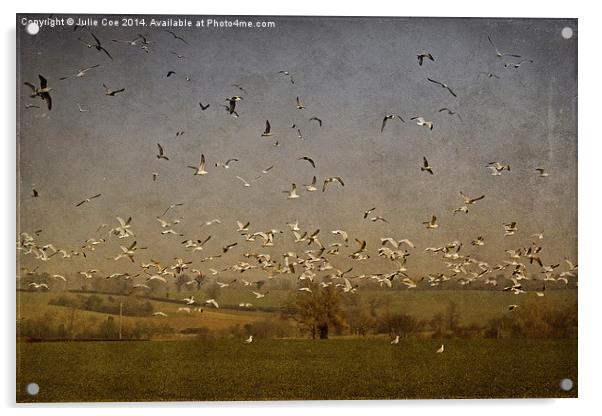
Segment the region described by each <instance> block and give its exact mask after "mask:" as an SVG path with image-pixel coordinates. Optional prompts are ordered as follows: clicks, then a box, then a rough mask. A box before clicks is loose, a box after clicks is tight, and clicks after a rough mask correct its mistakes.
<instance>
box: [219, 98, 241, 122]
mask: <svg viewBox="0 0 602 416" xmlns="http://www.w3.org/2000/svg"><path fill="white" fill-rule="evenodd" d="M242 99H243V98H242V97H239V96H236V95H235V96H233V97H230V98H226V101H227V102H228V105H224V106H223V107H225V108H226V111H228V114H230V115H232V116H234V117H239V115H238V113H237V112H236V103H237V102H238V101H241V100H242Z"/></svg>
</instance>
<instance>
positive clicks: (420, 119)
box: [410, 117, 435, 130]
mask: <svg viewBox="0 0 602 416" xmlns="http://www.w3.org/2000/svg"><path fill="white" fill-rule="evenodd" d="M410 120H415V121H416V124H418V125H419V126H424V127H426V128H428V129H429V130H432V129H433V127H435V123H433V122H432V121H426V120H425V119H424V117H412V118H411V119H410Z"/></svg>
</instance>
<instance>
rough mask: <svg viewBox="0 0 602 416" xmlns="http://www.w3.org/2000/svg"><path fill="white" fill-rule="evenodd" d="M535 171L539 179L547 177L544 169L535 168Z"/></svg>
mask: <svg viewBox="0 0 602 416" xmlns="http://www.w3.org/2000/svg"><path fill="white" fill-rule="evenodd" d="M535 170H536V171H537V172H538V173H539V177H540V178H545V177H547V176H548V173H547V172H546V171H545V169H544V168H535Z"/></svg>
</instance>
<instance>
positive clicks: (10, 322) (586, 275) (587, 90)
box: [0, 0, 602, 416]
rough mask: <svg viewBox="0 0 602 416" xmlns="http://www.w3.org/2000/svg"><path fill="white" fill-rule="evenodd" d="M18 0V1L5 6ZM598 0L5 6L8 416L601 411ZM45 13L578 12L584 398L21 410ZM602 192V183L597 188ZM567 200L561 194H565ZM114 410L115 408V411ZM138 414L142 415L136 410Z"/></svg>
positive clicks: (4, 381) (230, 0)
mask: <svg viewBox="0 0 602 416" xmlns="http://www.w3.org/2000/svg"><path fill="white" fill-rule="evenodd" d="M6 3H11V4H6ZM592 3H594V2H585V1H583V2H579V1H571V2H568V1H546V2H535V1H533V2H527V1H525V0H522V1H518V0H505V1H500V2H493V1H489V2H485V1H464V2H462V3H460V1H458V0H456V1H450V0H441V1H420V2H411V3H410V2H402V1H370V2H361V4H358V3H357V2H352V1H351V0H348V1H336V2H334V1H333V2H326V1H323V0H322V1H319V0H300V1H297V2H292V1H290V0H281V1H258V0H247V1H244V0H222V1H212V2H203V1H202V0H201V1H198V0H197V1H185V0H180V1H177V2H153V3H151V2H150V1H146V2H142V1H133V0H130V1H123V0H103V1H102V2H94V1H89V2H84V1H81V0H80V1H76V0H69V1H61V2H60V4H59V2H48V1H38V0H27V1H21V2H17V4H13V2H5V3H4V4H3V5H2V6H1V8H2V13H1V14H0V19H1V21H2V29H3V30H2V36H3V42H2V46H4V48H3V50H4V56H3V58H4V60H3V64H2V65H0V70H1V71H2V75H3V76H2V77H1V78H0V79H2V82H3V84H4V85H3V88H2V89H1V90H0V91H2V92H3V99H2V100H0V106H1V111H0V114H1V117H2V124H1V125H2V126H3V127H4V133H5V134H4V137H3V143H4V145H3V148H2V150H3V151H2V152H0V154H1V155H2V160H1V161H0V163H1V166H2V180H1V183H2V195H5V198H4V200H5V202H4V204H3V205H2V214H3V215H2V217H3V220H4V224H7V225H10V227H8V228H9V230H10V231H8V232H4V233H3V236H2V237H3V238H2V239H1V243H0V244H1V246H0V253H2V254H1V256H2V262H1V263H0V264H2V265H3V266H4V267H3V271H4V273H3V274H2V277H3V279H2V281H3V285H2V289H3V290H2V294H3V302H2V305H3V307H2V311H3V312H4V316H3V319H2V326H3V334H4V335H5V336H4V337H3V341H2V342H0V348H1V350H2V360H3V362H2V363H3V365H2V366H1V367H0V368H2V369H3V370H4V371H3V372H2V375H1V376H0V383H1V388H0V394H1V397H2V400H1V401H0V405H1V406H2V407H4V408H5V409H6V410H5V412H6V414H13V413H17V412H19V413H20V414H26V415H34V414H35V415H39V414H44V415H47V414H48V415H54V414H57V415H59V414H60V415H78V416H81V415H86V416H91V415H97V414H98V415H100V414H106V413H107V412H108V411H110V412H111V413H112V414H114V415H115V416H119V415H131V414H132V413H134V412H136V413H141V411H143V412H144V414H145V415H149V416H150V415H160V414H162V413H164V412H165V410H166V409H169V411H173V412H178V413H184V412H187V413H189V412H195V413H199V411H200V412H203V413H210V414H216V415H217V414H244V415H245V416H247V415H248V416H253V415H262V416H264V415H272V414H273V415H282V414H286V415H306V414H307V413H308V412H311V413H318V414H330V413H332V412H345V414H346V415H360V414H362V415H363V414H365V413H366V412H367V411H370V410H372V409H374V410H376V411H379V412H383V414H390V413H401V412H420V414H421V415H424V414H426V415H429V414H438V415H442V414H444V415H445V416H448V415H449V416H451V415H462V416H467V415H472V414H475V415H476V414H478V415H480V416H482V415H483V413H484V412H486V413H487V416H495V415H504V416H508V414H512V415H514V414H524V413H527V412H537V413H539V412H542V413H543V412H545V414H546V416H553V415H561V414H562V415H566V414H568V413H573V414H589V413H593V412H594V409H596V408H598V409H596V410H597V411H599V406H597V404H599V403H600V399H599V398H600V397H602V394H601V392H600V391H599V388H600V387H599V386H600V385H601V383H600V377H601V376H602V372H601V371H600V370H602V368H601V367H600V358H599V352H598V349H599V347H600V345H602V344H601V343H600V342H599V341H600V339H601V336H600V331H601V330H602V325H600V318H601V317H602V315H601V313H600V312H601V310H600V306H599V305H600V302H599V301H598V299H597V298H598V294H599V293H602V287H601V282H602V275H600V274H599V273H596V272H597V269H596V268H595V267H594V265H596V266H597V264H598V263H597V262H596V261H595V260H596V255H598V253H597V251H598V246H599V238H597V236H600V235H602V230H601V227H600V225H599V224H597V223H595V221H596V218H597V217H599V215H598V213H599V211H600V202H601V200H600V191H599V189H600V188H601V187H602V186H601V184H602V181H601V180H600V179H602V178H601V177H600V173H599V171H596V170H597V169H599V160H600V159H601V155H602V152H601V145H600V143H601V141H602V135H600V134H599V127H598V124H599V123H598V119H599V118H600V117H601V115H600V114H601V113H602V110H601V109H600V102H601V100H600V96H601V94H600V92H601V88H600V84H601V82H600V78H601V77H600V75H599V74H600V69H601V67H602V66H601V62H600V61H601V59H600V56H601V55H602V47H601V46H600V40H601V39H602V36H601V35H600V29H599V28H600V27H601V26H602V25H601V23H602V21H601V20H600V19H601V17H602V15H601V14H600V7H599V6H596V5H594V4H592ZM17 12H21V13H27V12H31V13H34V12H39V13H56V14H59V13H69V12H71V13H131V14H136V13H144V14H151V13H152V14H161V13H163V14H178V13H181V14H222V15H228V14H230V15H240V14H254V15H261V14H264V15H331V16H341V15H345V16H475V17H570V18H579V28H578V39H579V86H580V88H579V265H580V271H581V273H580V275H581V276H582V277H583V278H582V281H581V286H580V290H579V311H580V314H579V320H580V321H579V329H580V330H579V337H580V338H579V396H580V398H579V399H565V400H481V401H477V400H462V401H458V400H452V401H448V400H445V401H396V402H391V401H388V402H269V403H245V402H242V403H209V404H204V403H171V404H167V403H160V404H158V403H155V404H103V405H97V404H92V405H67V406H64V405H51V406H35V407H33V406H16V405H15V404H14V400H15V379H14V376H15V352H14V328H15V326H14V322H15V321H14V317H15V308H14V305H15V301H14V293H15V291H14V278H13V276H14V269H15V263H14V259H15V254H14V253H15V250H14V239H15V235H16V233H15V14H16V13H17ZM596 188H597V189H596ZM558 197H559V198H561V197H562V195H559V196H558ZM109 409H110V410H109ZM137 410H138V411H137Z"/></svg>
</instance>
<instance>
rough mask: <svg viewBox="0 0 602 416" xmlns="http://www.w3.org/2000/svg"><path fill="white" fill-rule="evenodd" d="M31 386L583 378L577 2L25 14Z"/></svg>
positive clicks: (20, 373)
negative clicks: (309, 13) (541, 10)
mask: <svg viewBox="0 0 602 416" xmlns="http://www.w3.org/2000/svg"><path fill="white" fill-rule="evenodd" d="M16 27H17V81H18V82H17V84H18V85H17V115H18V120H17V121H18V126H17V127H18V137H17V140H18V154H17V158H18V184H19V193H18V201H17V203H18V235H17V236H16V237H17V263H18V264H17V288H18V289H17V293H16V296H17V311H16V312H17V316H16V318H17V363H16V365H17V380H16V383H17V401H19V402H73V401H75V402H79V401H183V400H191V401H208V400H314V399H332V400H340V399H435V398H501V397H514V398H532V397H575V396H576V395H577V308H576V306H577V275H578V271H577V267H578V266H577V210H576V208H577V155H576V147H577V129H576V120H577V110H576V108H577V106H576V103H577V83H576V79H577V61H576V55H577V33H578V31H577V21H576V20H571V19H460V18H346V17H339V18H337V17H276V16H245V17H241V16H239V17H232V16H231V17H224V16H218V17H215V16H142V15H139V16H125V17H124V16H76V15H64V16H63V15H52V16H47V15H19V16H17V25H16Z"/></svg>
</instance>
